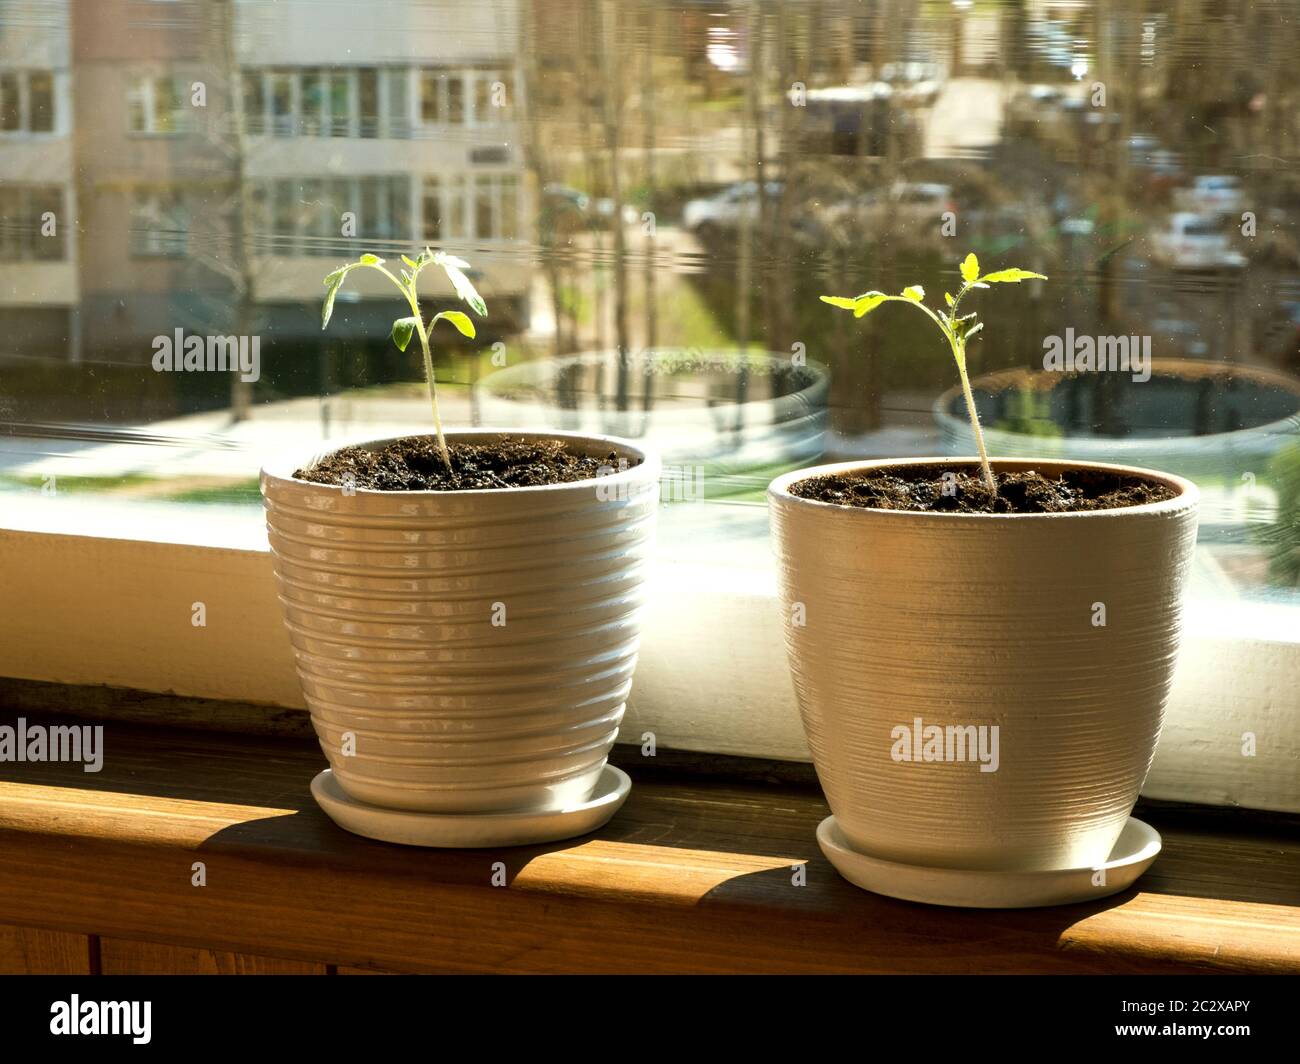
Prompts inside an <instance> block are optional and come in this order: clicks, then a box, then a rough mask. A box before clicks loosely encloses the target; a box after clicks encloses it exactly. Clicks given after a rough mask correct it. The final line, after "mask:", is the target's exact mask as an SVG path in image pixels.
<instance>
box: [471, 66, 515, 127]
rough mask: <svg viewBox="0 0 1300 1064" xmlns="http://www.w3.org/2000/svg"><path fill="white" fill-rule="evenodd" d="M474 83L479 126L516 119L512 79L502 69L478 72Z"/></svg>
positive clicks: (474, 75) (475, 111) (475, 118)
mask: <svg viewBox="0 0 1300 1064" xmlns="http://www.w3.org/2000/svg"><path fill="white" fill-rule="evenodd" d="M471 77H472V78H473V82H474V117H473V121H474V124H475V125H478V126H491V125H497V124H499V123H501V122H509V121H511V119H512V118H513V117H514V114H513V111H514V99H513V91H512V86H511V84H510V77H509V75H508V73H507V72H506V71H504V70H500V69H491V70H476V71H474V72H473V73H472V75H471Z"/></svg>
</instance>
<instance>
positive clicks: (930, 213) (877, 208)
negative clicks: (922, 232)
mask: <svg viewBox="0 0 1300 1064" xmlns="http://www.w3.org/2000/svg"><path fill="white" fill-rule="evenodd" d="M956 210H957V206H956V203H955V202H954V201H953V195H952V186H951V185H943V184H938V183H934V182H923V181H899V182H897V183H896V184H895V185H893V186H892V187H891V188H890V189H889V190H888V192H887V193H884V194H881V193H880V192H878V191H873V192H866V193H863V194H862V195H860V196H856V197H854V198H852V199H848V200H842V201H841V202H839V203H833V204H830V205H829V206H827V207H825V208H823V210H822V211H821V216H820V218H819V219H818V221H819V223H820V225H821V226H822V228H823V229H835V228H848V229H856V230H872V229H881V228H884V227H886V226H890V225H895V224H898V223H902V224H904V225H907V226H923V225H930V224H933V225H934V227H935V230H936V232H937V229H938V225H939V222H940V220H941V219H942V216H943V213H944V212H945V211H956Z"/></svg>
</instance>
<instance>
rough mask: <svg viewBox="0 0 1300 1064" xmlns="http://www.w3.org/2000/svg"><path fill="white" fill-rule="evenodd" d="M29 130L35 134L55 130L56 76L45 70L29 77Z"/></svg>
mask: <svg viewBox="0 0 1300 1064" xmlns="http://www.w3.org/2000/svg"><path fill="white" fill-rule="evenodd" d="M27 101H28V103H27V106H28V114H29V116H30V117H29V128H30V129H31V131H32V132H33V133H49V132H52V131H53V129H54V76H53V75H52V74H50V73H49V72H48V71H45V70H33V71H32V72H31V73H30V74H29V75H28V76H27Z"/></svg>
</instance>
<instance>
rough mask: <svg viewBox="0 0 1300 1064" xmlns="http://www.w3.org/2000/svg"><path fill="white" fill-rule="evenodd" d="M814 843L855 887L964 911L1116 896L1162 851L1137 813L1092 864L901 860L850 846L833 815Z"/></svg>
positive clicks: (822, 825) (1156, 836)
mask: <svg viewBox="0 0 1300 1064" xmlns="http://www.w3.org/2000/svg"><path fill="white" fill-rule="evenodd" d="M817 842H818V844H819V845H820V846H821V848H822V853H824V854H825V855H826V857H827V859H828V860H829V861H830V862H831V864H833V865H834V866H835V869H836V871H838V872H839V874H840V875H842V876H843V877H844V878H845V879H847V880H848V881H849V882H850V883H852V884H853V885H854V886H858V887H862V888H863V889H864V890H870V891H872V892H874V893H876V894H885V895H887V896H889V897H891V898H902V899H904V900H905V901H919V902H924V903H925V904H927V905H955V906H960V907H963V908H968V909H1030V908H1034V907H1036V906H1042V905H1068V904H1070V903H1072V902H1080V901H1092V900H1094V899H1096V898H1104V897H1107V896H1108V895H1111V894H1118V893H1119V892H1120V891H1121V890H1124V889H1125V888H1127V887H1129V886H1131V885H1132V883H1133V881H1134V880H1136V879H1137V878H1138V876H1140V875H1141V874H1142V873H1143V872H1145V871H1146V870H1147V869H1148V868H1150V867H1151V862H1152V861H1154V860H1155V859H1156V855H1157V854H1158V853H1159V852H1160V833H1159V832H1158V831H1156V829H1155V828H1153V827H1152V826H1151V825H1150V824H1145V823H1143V822H1142V821H1141V820H1138V819H1137V818H1136V817H1129V818H1128V822H1127V823H1126V824H1125V825H1124V830H1123V831H1121V832H1120V836H1119V841H1117V842H1116V843H1115V847H1114V849H1112V850H1111V852H1110V857H1108V858H1107V859H1106V861H1105V862H1103V863H1102V864H1100V865H1098V866H1097V867H1095V868H1092V867H1085V868H1062V869H1053V870H1047V871H1032V872H994V871H983V870H979V869H966V868H935V867H933V866H926V865H909V864H902V863H900V862H897V861H888V860H884V859H882V858H878V857H871V856H870V855H868V854H865V853H859V852H858V851H857V850H853V849H850V848H849V844H848V840H847V839H845V837H844V833H843V832H842V831H840V829H839V825H838V824H836V823H835V818H834V817H833V816H828V817H827V818H826V819H825V820H823V821H822V822H821V823H820V824H818V825H817Z"/></svg>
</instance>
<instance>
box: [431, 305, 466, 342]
mask: <svg viewBox="0 0 1300 1064" xmlns="http://www.w3.org/2000/svg"><path fill="white" fill-rule="evenodd" d="M440 321H445V322H450V323H451V324H452V325H454V326H456V328H457V330H458V331H459V332H460V334H461V336H468V337H469V338H470V339H471V340H472V339H474V336H475V335H476V332H477V330H475V328H474V319H473V318H471V317H470V316H469V315H468V314H463V313H461V312H460V311H459V310H444V311H442V312H440V313H438V314H435V315H434V316H433V321H431V322H429V328H430V329H432V328H433V327H434V326H435V325H437V324H438V322H440Z"/></svg>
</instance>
